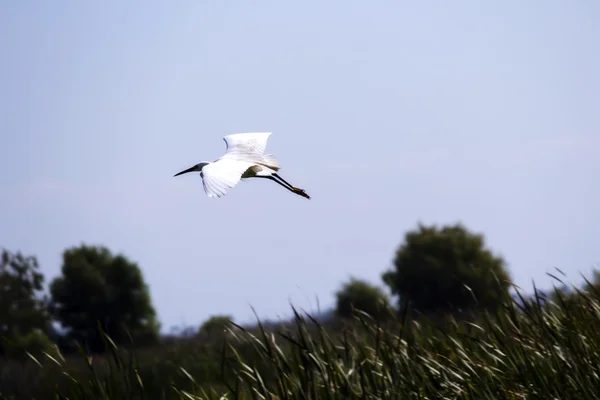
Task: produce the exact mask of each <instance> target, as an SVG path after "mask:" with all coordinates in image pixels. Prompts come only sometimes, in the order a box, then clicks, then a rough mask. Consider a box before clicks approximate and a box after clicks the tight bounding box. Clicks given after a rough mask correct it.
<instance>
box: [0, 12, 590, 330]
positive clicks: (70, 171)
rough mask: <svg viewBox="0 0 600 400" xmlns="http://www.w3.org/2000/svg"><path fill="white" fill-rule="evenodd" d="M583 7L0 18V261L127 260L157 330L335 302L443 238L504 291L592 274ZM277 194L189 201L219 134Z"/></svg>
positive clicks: (219, 144)
mask: <svg viewBox="0 0 600 400" xmlns="http://www.w3.org/2000/svg"><path fill="white" fill-rule="evenodd" d="M599 19H600V3H598V2H596V1H592V0H589V1H580V2H565V1H541V0H538V1H530V2H522V1H516V0H510V1H504V2H477V1H460V2H441V1H436V2H434V1H419V2H398V1H380V2H362V1H356V0H355V1H340V0H336V1H330V2H317V1H308V2H303V3H298V4H292V3H291V2H275V1H253V2H217V1H191V0H190V1H178V2H159V1H145V2H117V1H109V2H65V3H60V4H58V3H55V2H44V1H29V2H4V3H3V5H2V12H1V13H0V50H1V51H2V60H3V61H2V63H0V85H1V87H2V90H1V91H0V132H1V135H0V149H2V158H1V159H0V166H1V167H2V173H1V175H0V191H1V193H2V196H0V218H1V221H2V223H1V224H0V246H4V247H6V248H8V249H10V250H12V251H16V250H20V251H22V252H24V253H26V254H33V255H36V256H37V257H38V259H39V261H40V263H41V266H42V270H43V272H44V273H45V275H46V278H47V281H50V280H51V279H52V278H53V277H55V276H56V275H57V274H58V273H59V271H60V263H61V253H62V251H63V250H64V249H65V248H66V247H70V246H75V245H79V244H81V243H83V242H85V243H87V244H101V245H106V246H107V247H109V248H110V249H111V250H112V251H114V252H123V253H124V254H125V255H127V256H128V257H130V258H131V259H133V260H134V261H136V262H138V263H139V265H140V266H141V268H142V270H143V273H144V276H145V278H146V280H147V282H148V284H149V286H150V290H151V294H152V298H153V302H154V305H155V307H156V309H157V311H158V315H159V318H160V320H161V322H162V324H163V328H164V329H165V330H168V329H170V328H171V327H172V326H174V325H179V324H186V325H196V324H199V323H201V322H202V321H203V320H204V319H206V318H207V317H208V316H210V315H212V314H217V313H229V314H231V315H232V316H233V317H234V319H235V320H236V321H238V322H247V321H251V320H253V315H252V312H251V310H250V306H251V305H252V306H253V307H255V308H256V311H257V312H258V314H259V315H260V316H261V317H263V318H277V317H278V316H281V317H285V316H287V315H289V314H290V307H289V302H290V301H291V302H293V303H294V304H295V305H297V306H298V307H304V308H306V309H307V310H315V309H316V301H315V298H316V297H318V298H319V301H320V303H321V307H322V308H326V307H328V306H331V305H332V304H333V300H334V297H333V296H334V292H335V290H337V289H338V288H339V286H340V284H341V283H342V282H343V281H345V280H346V279H347V278H348V277H349V276H350V275H354V276H357V277H359V278H363V279H366V280H368V281H370V282H374V283H377V284H379V283H380V282H381V280H380V275H381V273H382V271H384V270H385V269H387V268H389V266H390V264H391V261H392V257H393V254H394V251H395V249H396V247H397V246H398V245H399V244H400V242H401V241H402V239H403V235H404V233H405V232H406V231H407V230H409V229H413V228H415V227H416V224H417V222H418V221H422V222H425V223H438V224H445V223H454V222H458V221H460V222H463V223H464V224H465V225H466V226H467V227H468V228H469V229H471V230H473V231H476V232H482V233H484V234H485V235H486V239H487V243H488V244H489V246H490V247H491V248H492V249H493V250H494V251H496V252H497V253H499V254H501V255H502V256H504V257H505V259H506V260H507V262H508V266H509V269H510V272H511V275H512V277H513V278H514V280H515V283H517V284H518V285H521V286H523V287H524V288H530V287H531V281H532V280H535V282H536V284H538V285H541V286H547V285H548V284H549V282H550V279H549V278H548V277H547V276H546V275H545V274H546V272H552V271H553V269H554V268H555V267H558V268H561V269H562V270H564V271H565V272H566V273H567V274H568V275H569V278H571V280H572V281H574V282H579V281H580V280H581V278H580V275H579V274H580V273H584V274H588V273H589V271H590V270H591V268H592V267H594V266H595V265H596V264H597V263H598V261H600V250H599V247H598V238H599V237H600V211H599V210H600V208H598V204H600V188H599V186H598V173H599V172H600V161H599V159H598V149H599V148H600V112H599V108H598V104H600V78H599V73H598V71H600V53H599V52H598V51H597V50H598V43H597V39H598V38H599V37H600V26H599V25H598V23H597V21H598V20H599ZM247 131H271V132H273V135H272V136H271V139H270V142H269V147H268V149H269V151H272V152H273V153H275V154H276V155H277V157H278V158H279V160H280V161H281V163H282V165H283V168H282V170H281V175H282V176H283V177H284V178H285V179H286V180H288V181H290V182H291V183H293V184H295V185H296V186H300V187H302V188H305V189H306V191H307V192H308V193H309V194H310V195H311V196H312V200H310V201H307V200H306V199H304V198H301V197H299V196H295V195H293V194H291V193H289V192H287V191H286V190H284V189H283V188H281V187H279V186H278V185H276V184H274V183H273V182H269V181H262V180H260V181H248V182H245V183H240V184H239V185H238V186H236V187H235V188H234V189H232V190H231V191H230V192H229V194H228V195H227V196H225V197H224V198H221V199H209V198H208V197H206V195H205V194H204V191H203V189H202V184H201V179H200V177H199V176H197V175H186V176H184V177H178V178H173V174H174V173H176V172H178V171H180V170H182V169H184V168H187V167H189V166H191V165H193V164H195V163H196V162H199V161H201V160H213V159H215V158H217V157H218V156H220V155H221V154H222V153H223V151H224V149H225V144H224V142H223V141H222V137H223V136H224V135H226V134H230V133H234V132H247Z"/></svg>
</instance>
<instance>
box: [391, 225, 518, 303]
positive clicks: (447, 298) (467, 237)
mask: <svg viewBox="0 0 600 400" xmlns="http://www.w3.org/2000/svg"><path fill="white" fill-rule="evenodd" d="M382 278H383V281H384V282H385V283H386V284H387V285H388V286H389V288H390V289H391V291H392V293H393V294H395V295H398V297H399V299H398V303H399V305H400V308H402V307H403V305H404V304H408V305H410V309H411V310H416V311H419V312H422V313H447V312H463V311H467V312H470V311H473V310H477V309H488V310H493V309H496V308H498V307H499V306H501V304H502V298H504V297H505V296H506V295H507V293H508V288H509V285H510V281H509V274H508V271H507V270H506V268H505V263H504V260H503V259H502V258H501V257H497V256H494V255H493V254H492V253H491V252H490V251H489V250H487V249H486V248H485V246H484V238H483V235H480V234H474V233H471V232H469V231H468V230H467V229H466V228H465V227H463V226H462V225H461V224H456V225H452V226H444V227H442V228H441V229H440V228H438V227H436V226H435V225H433V226H424V225H422V224H419V226H418V229H417V230H414V231H410V232H408V233H407V234H406V236H405V241H404V243H402V244H401V246H400V247H399V248H398V250H397V251H396V255H395V259H394V268H393V269H391V270H389V271H386V272H385V273H384V274H383V275H382Z"/></svg>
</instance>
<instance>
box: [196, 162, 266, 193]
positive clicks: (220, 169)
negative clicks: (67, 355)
mask: <svg viewBox="0 0 600 400" xmlns="http://www.w3.org/2000/svg"><path fill="white" fill-rule="evenodd" d="M252 165H254V164H252V163H250V162H247V161H239V160H230V159H219V160H217V161H215V162H214V163H210V164H208V165H205V166H204V168H202V172H201V173H200V176H201V177H202V184H203V186H204V191H205V192H206V194H207V195H208V197H221V196H224V195H225V193H227V191H228V190H229V189H231V188H232V187H234V186H235V185H237V183H238V182H239V181H240V179H241V177H242V174H243V173H244V172H245V171H246V170H247V169H248V168H250V167H252Z"/></svg>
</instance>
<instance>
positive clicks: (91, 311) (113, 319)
mask: <svg viewBox="0 0 600 400" xmlns="http://www.w3.org/2000/svg"><path fill="white" fill-rule="evenodd" d="M50 293H51V296H52V302H51V310H52V312H53V314H54V316H55V317H56V319H57V320H58V321H59V322H60V323H61V324H62V326H63V327H64V328H66V329H67V330H68V337H69V338H70V339H72V340H75V341H77V342H78V343H80V344H82V345H85V346H87V347H88V348H89V350H91V351H94V352H97V351H102V350H103V349H104V345H103V339H102V336H101V333H100V331H99V330H98V327H99V326H101V327H102V330H103V331H104V332H105V333H106V334H107V335H109V336H110V338H111V339H112V340H113V341H114V342H115V343H117V344H122V345H127V344H129V341H130V339H131V340H133V342H134V344H138V345H141V344H148V343H151V342H154V341H155V340H156V339H157V338H158V329H159V326H158V323H157V321H156V313H155V310H154V308H153V306H152V303H151V300H150V293H149V290H148V287H147V285H146V283H145V282H144V278H143V276H142V272H141V270H140V268H139V267H138V265H137V264H136V263H134V262H132V261H130V260H128V259H127V258H126V257H125V256H123V255H121V254H118V255H113V254H111V252H110V251H109V250H108V249H107V248H105V247H94V246H86V245H81V246H80V247H72V248H70V249H67V250H65V251H64V253H63V265H62V275H61V276H60V277H58V278H56V279H54V280H53V281H52V283H51V285H50Z"/></svg>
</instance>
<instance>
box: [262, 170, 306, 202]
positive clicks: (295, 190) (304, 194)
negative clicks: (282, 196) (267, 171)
mask: <svg viewBox="0 0 600 400" xmlns="http://www.w3.org/2000/svg"><path fill="white" fill-rule="evenodd" d="M254 178H266V179H270V180H272V181H273V182H276V183H278V184H279V185H281V186H283V187H284V188H286V189H287V190H289V191H290V192H292V193H295V194H297V195H300V196H303V197H306V198H307V199H310V196H308V195H307V194H306V193H304V191H303V190H301V191H298V188H295V187H293V186H292V185H290V184H289V183H287V182H285V181H284V182H280V181H279V180H277V179H275V178H274V177H273V176H260V175H257V176H254Z"/></svg>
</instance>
